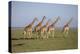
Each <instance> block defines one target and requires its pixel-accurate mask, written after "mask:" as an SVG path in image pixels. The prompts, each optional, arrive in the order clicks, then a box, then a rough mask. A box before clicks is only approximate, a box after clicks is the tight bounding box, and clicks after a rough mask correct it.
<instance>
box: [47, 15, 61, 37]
mask: <svg viewBox="0 0 80 54" xmlns="http://www.w3.org/2000/svg"><path fill="white" fill-rule="evenodd" d="M59 19H60V17H59V16H58V17H57V19H56V20H55V21H54V22H53V23H52V24H50V25H49V26H48V30H47V32H48V35H51V36H52V37H53V38H54V34H55V24H56V23H57V22H58V20H59Z"/></svg>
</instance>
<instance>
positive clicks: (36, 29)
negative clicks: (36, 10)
mask: <svg viewBox="0 0 80 54" xmlns="http://www.w3.org/2000/svg"><path fill="white" fill-rule="evenodd" d="M45 19H46V17H45V16H43V19H42V20H41V21H40V22H39V23H38V24H37V25H36V26H35V28H34V31H35V32H38V30H39V29H40V28H41V27H42V23H43V21H44V20H45Z"/></svg>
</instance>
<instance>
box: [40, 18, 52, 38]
mask: <svg viewBox="0 0 80 54" xmlns="http://www.w3.org/2000/svg"><path fill="white" fill-rule="evenodd" d="M50 20H51V19H49V20H48V21H47V22H46V24H45V25H44V26H42V27H41V28H40V30H39V31H40V36H41V38H48V37H47V27H48V25H49V22H50Z"/></svg>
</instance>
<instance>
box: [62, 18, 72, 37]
mask: <svg viewBox="0 0 80 54" xmlns="http://www.w3.org/2000/svg"><path fill="white" fill-rule="evenodd" d="M71 21H72V18H71V19H70V20H69V21H68V22H67V23H66V24H65V25H64V26H63V30H62V31H63V34H64V36H65V37H67V36H68V35H69V30H70V27H69V24H70V23H71Z"/></svg>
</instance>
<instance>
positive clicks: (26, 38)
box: [12, 38, 37, 40]
mask: <svg viewBox="0 0 80 54" xmlns="http://www.w3.org/2000/svg"><path fill="white" fill-rule="evenodd" d="M35 39H37V38H12V40H35Z"/></svg>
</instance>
